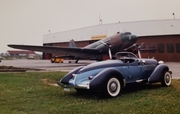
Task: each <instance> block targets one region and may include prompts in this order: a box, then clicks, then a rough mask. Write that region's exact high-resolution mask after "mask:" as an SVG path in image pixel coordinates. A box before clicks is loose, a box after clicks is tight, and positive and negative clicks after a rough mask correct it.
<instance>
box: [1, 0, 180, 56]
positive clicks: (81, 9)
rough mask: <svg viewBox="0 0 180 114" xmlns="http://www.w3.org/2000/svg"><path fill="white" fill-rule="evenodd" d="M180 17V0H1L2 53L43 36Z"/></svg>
mask: <svg viewBox="0 0 180 114" xmlns="http://www.w3.org/2000/svg"><path fill="white" fill-rule="evenodd" d="M172 13H175V18H176V19H180V0H0V53H2V52H3V53H4V52H6V51H7V50H11V49H12V48H9V47H7V44H24V45H25V44H32V45H42V44H43V35H45V34H48V33H49V30H50V31H51V33H54V32H60V31H66V30H72V29H77V28H83V27H87V26H93V25H97V24H99V14H100V17H101V19H102V22H103V24H108V23H117V22H119V21H120V22H130V21H143V20H161V19H173V15H172Z"/></svg>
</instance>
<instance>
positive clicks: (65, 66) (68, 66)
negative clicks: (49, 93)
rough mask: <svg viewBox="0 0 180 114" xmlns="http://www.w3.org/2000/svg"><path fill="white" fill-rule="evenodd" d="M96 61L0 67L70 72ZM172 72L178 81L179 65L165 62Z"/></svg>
mask: <svg viewBox="0 0 180 114" xmlns="http://www.w3.org/2000/svg"><path fill="white" fill-rule="evenodd" d="M93 62H96V61H88V60H79V62H78V64H76V63H74V61H72V63H68V60H65V61H64V63H51V62H50V60H26V59H22V60H21V59H17V60H2V62H0V66H2V65H4V66H14V67H22V68H33V69H43V70H44V71H67V72H68V71H71V70H72V69H74V68H75V67H77V66H85V65H88V64H90V63H93ZM165 64H167V65H168V66H169V68H170V70H171V71H172V72H173V79H180V63H179V62H166V63H165Z"/></svg>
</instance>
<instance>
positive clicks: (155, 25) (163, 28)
mask: <svg viewBox="0 0 180 114" xmlns="http://www.w3.org/2000/svg"><path fill="white" fill-rule="evenodd" d="M118 31H119V32H131V33H132V34H135V35H137V36H153V35H170V34H180V19H176V20H155V21H137V22H123V23H113V24H103V25H96V26H90V27H85V28H80V29H75V30H69V31H64V32H57V33H51V34H47V35H44V36H43V43H55V42H68V41H70V40H71V39H74V40H75V41H81V40H91V36H94V35H101V34H107V36H111V35H113V34H116V33H117V32H118Z"/></svg>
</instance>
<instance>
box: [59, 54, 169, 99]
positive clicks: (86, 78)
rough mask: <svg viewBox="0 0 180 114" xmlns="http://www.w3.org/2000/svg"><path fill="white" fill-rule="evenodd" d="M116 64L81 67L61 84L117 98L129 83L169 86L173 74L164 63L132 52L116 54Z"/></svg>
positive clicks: (109, 61) (113, 62) (105, 62)
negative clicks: (158, 83) (100, 92)
mask: <svg viewBox="0 0 180 114" xmlns="http://www.w3.org/2000/svg"><path fill="white" fill-rule="evenodd" d="M115 56H116V60H106V61H102V62H96V63H92V64H89V65H87V66H80V67H77V68H75V69H74V70H72V71H71V72H69V73H68V74H66V75H65V76H64V77H63V78H62V79H61V80H60V81H59V82H58V84H59V85H60V86H62V87H64V88H70V87H73V88H75V89H76V90H77V91H78V92H79V91H83V90H90V91H96V90H101V91H102V92H104V93H105V94H106V95H107V96H110V97H116V96H118V95H119V94H120V92H121V90H122V88H123V87H125V86H126V84H128V83H143V82H144V83H155V82H161V84H162V85H163V86H170V85H171V79H172V72H171V71H170V70H169V67H168V66H167V65H165V64H163V62H162V61H160V62H157V60H155V59H144V58H141V57H140V58H138V57H137V56H136V55H135V54H133V53H131V52H118V53H116V55H115Z"/></svg>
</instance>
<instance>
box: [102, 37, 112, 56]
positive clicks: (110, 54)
mask: <svg viewBox="0 0 180 114" xmlns="http://www.w3.org/2000/svg"><path fill="white" fill-rule="evenodd" d="M101 42H102V43H103V44H104V45H105V46H106V47H108V52H109V58H110V59H112V53H111V44H109V43H105V42H103V41H102V40H101Z"/></svg>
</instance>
